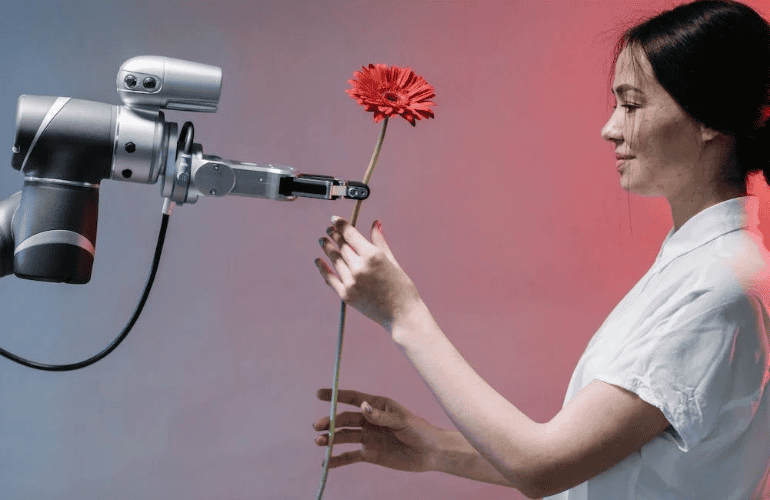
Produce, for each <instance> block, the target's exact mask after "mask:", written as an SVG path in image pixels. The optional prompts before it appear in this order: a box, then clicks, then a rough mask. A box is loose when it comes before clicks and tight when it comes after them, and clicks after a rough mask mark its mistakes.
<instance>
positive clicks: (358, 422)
mask: <svg viewBox="0 0 770 500" xmlns="http://www.w3.org/2000/svg"><path fill="white" fill-rule="evenodd" d="M364 422H365V420H364V416H363V415H361V414H360V413H358V412H353V411H344V412H342V413H338V414H337V418H335V419H334V426H335V427H336V428H338V429H339V428H340V427H361V426H362V425H364ZM313 429H315V430H317V431H326V430H329V416H328V415H326V416H325V417H321V418H320V419H318V420H316V421H315V422H313Z"/></svg>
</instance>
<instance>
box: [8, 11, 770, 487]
mask: <svg viewBox="0 0 770 500" xmlns="http://www.w3.org/2000/svg"><path fill="white" fill-rule="evenodd" d="M675 3H677V2H671V1H662V0H643V1H642V0H638V1H631V0H628V1H618V0H602V1H585V2H583V1H548V2H546V1H541V0H526V1H525V0H522V1H515V2H481V1H479V2H475V1H455V2H418V1H411V2H395V1H394V2H366V1H361V2H349V3H344V2H312V1H303V2H298V1H280V2H279V1H274V2H264V1H259V2H245V1H244V2H224V1H219V2H184V3H171V2H159V1H153V2H149V1H134V2H131V3H129V2H120V3H118V2H116V3H109V2H92V3H89V2H66V3H65V2H45V3H43V2H25V4H24V7H18V8H17V9H15V10H14V9H5V10H4V12H3V15H2V17H0V32H2V37H3V44H2V46H1V47H0V64H1V65H2V68H4V72H3V74H4V78H3V80H4V81H3V92H2V98H1V99H0V137H2V138H3V140H2V141H0V148H4V149H3V150H4V151H6V153H7V155H8V156H7V161H8V167H7V168H5V169H0V198H5V197H7V196H9V195H11V194H12V193H14V192H15V191H18V190H19V189H21V185H22V177H21V174H19V173H18V172H16V171H14V170H12V169H11V168H10V158H11V151H10V150H11V146H12V142H13V134H14V124H15V113H16V99H17V97H18V96H19V95H20V94H41V95H61V96H70V97H76V98H83V99H91V100H95V101H102V102H108V103H112V104H119V103H120V101H119V99H118V97H117V95H116V92H115V75H116V73H117V69H118V67H119V66H120V64H121V63H122V62H123V61H125V60H126V59H129V58H130V57H133V56H136V55H141V54H160V55H165V56H170V57H177V58H182V59H188V60H193V61H198V62H203V63H207V64H213V65H217V66H220V67H222V69H223V71H224V86H223V92H222V99H221V104H220V108H219V111H218V112H217V113H216V114H191V113H187V114H184V113H178V112H168V113H167V114H166V118H167V120H168V121H176V122H179V123H180V124H181V123H182V122H184V121H185V120H187V119H191V120H193V121H194V123H195V125H196V142H200V143H201V144H203V148H204V153H208V154H217V155H219V156H223V157H225V158H231V159H238V160H244V161H254V162H265V163H266V162H276V163H283V164H286V165H292V166H294V167H296V168H297V169H298V170H299V171H300V172H306V173H318V174H328V175H334V176H337V177H340V178H344V179H350V180H360V178H361V177H362V176H363V171H364V169H365V167H366V164H367V162H368V160H369V157H370V155H371V151H372V148H373V146H374V143H375V140H376V137H377V133H378V131H379V126H378V125H375V124H374V123H373V121H372V118H371V115H369V114H367V113H365V112H364V111H363V108H361V107H360V106H358V105H357V104H356V103H355V101H353V100H352V99H350V97H349V96H348V95H347V94H346V93H345V92H344V91H345V89H347V88H348V84H347V80H348V79H349V78H350V77H351V76H352V73H353V71H355V70H357V69H359V68H360V66H361V65H364V64H368V63H370V62H380V63H387V64H395V65H398V66H402V67H403V66H408V67H411V68H412V69H414V70H415V71H416V72H417V73H418V74H420V75H422V76H424V77H425V78H426V80H427V81H428V82H429V83H430V84H432V85H433V86H434V87H435V88H436V94H437V97H436V99H435V101H436V102H437V103H438V105H437V107H436V108H435V112H436V119H435V120H430V121H421V122H419V123H418V125H417V127H416V128H414V129H413V128H412V127H411V126H409V125H408V124H407V123H406V122H404V121H403V120H401V119H395V120H393V121H392V122H391V125H390V127H389V130H388V133H387V138H386V140H385V145H384V148H383V151H382V155H381V157H380V162H379V165H378V169H377V171H376V172H375V174H374V178H373V180H372V182H371V186H372V189H373V194H372V196H371V198H370V199H369V200H368V201H367V202H366V203H365V204H364V207H363V210H362V216H361V219H360V222H359V226H360V227H361V228H363V229H364V232H365V234H366V235H367V236H368V234H369V233H368V228H369V226H370V224H371V223H372V221H373V220H374V219H375V218H379V219H380V220H382V222H383V224H384V231H385V236H386V238H387V240H388V242H389V244H390V246H391V248H392V250H393V252H394V254H395V255H396V257H397V258H398V260H399V262H400V264H401V265H402V267H403V268H404V269H405V270H406V271H407V273H409V275H410V276H411V277H412V279H413V280H414V281H415V283H416V284H417V286H418V288H419V290H420V292H421V294H422V296H423V298H424V300H425V301H426V303H427V304H428V305H429V307H430V308H431V310H432V312H433V314H434V316H435V317H436V318H437V320H438V322H439V324H440V325H441V326H442V328H443V329H444V331H445V333H446V334H447V336H448V337H449V338H450V340H451V341H452V342H453V343H454V344H455V345H456V346H457V347H458V349H459V350H460V352H461V353H462V354H463V355H464V356H465V358H466V359H467V360H468V361H469V362H470V363H471V364H472V366H473V367H474V368H475V369H476V370H477V371H478V372H479V373H480V374H481V376H482V377H484V378H485V379H486V380H487V381H488V382H489V383H490V384H491V385H492V386H493V387H494V388H495V389H497V390H498V391H499V392H501V393H502V394H503V395H504V396H505V397H507V398H508V399H510V400H511V401H512V402H513V403H514V404H516V405H517V406H518V407H519V408H520V409H522V410H523V411H524V412H525V413H526V414H528V415H529V416H530V417H532V418H533V419H535V420H538V421H546V420H548V419H550V418H551V417H552V416H553V415H554V414H555V413H556V412H557V411H558V410H559V409H560V408H561V405H562V402H563V398H564V394H565V391H566V387H567V384H568V381H569V377H570V375H571V373H572V370H573V368H574V366H575V364H576V362H577V360H578V358H579V356H580V354H581V353H582V351H583V349H584V347H585V345H586V343H587V342H588V340H589V338H590V337H591V335H592V334H593V333H594V332H595V331H596V329H597V328H598V327H599V325H600V324H601V322H602V321H603V319H604V318H605V317H606V315H607V314H608V313H609V312H610V311H611V310H612V308H613V307H614V306H615V305H616V304H617V302H618V301H619V300H620V299H621V298H622V297H623V295H624V294H625V293H626V292H627V291H628V290H629V289H630V288H631V286H632V285H633V284H634V283H635V282H636V281H637V280H638V279H639V278H640V277H641V276H642V275H643V274H644V272H645V271H646V270H647V269H648V267H649V266H650V265H651V263H652V262H653V260H654V257H655V256H656V255H657V252H658V249H659V247H660V243H661V242H662V240H663V238H664V236H665V234H666V233H667V232H668V230H669V228H670V227H671V220H670V214H669V209H668V205H667V203H666V201H665V200H664V199H645V198H639V197H636V196H631V197H630V198H629V196H628V195H627V194H626V193H625V192H624V191H622V190H621V189H620V188H619V185H618V174H617V172H616V171H615V166H614V156H613V147H612V145H611V144H608V143H605V142H604V141H603V140H602V139H601V138H600V136H599V131H600V129H601V127H602V125H603V124H604V122H605V121H606V120H607V118H608V117H609V114H610V100H609V96H608V84H609V81H610V80H609V78H610V72H611V68H610V58H611V47H612V45H613V42H614V40H615V39H616V37H617V36H618V35H619V34H620V33H621V32H622V31H623V29H624V28H625V27H627V26H629V25H630V24H633V23H635V22H637V21H639V20H640V19H641V18H642V17H644V16H647V15H650V14H653V13H655V12H658V11H659V10H661V9H663V8H666V7H670V6H673V5H674V4H675ZM747 3H749V4H750V5H752V6H754V7H755V8H757V9H759V10H760V11H761V12H762V13H763V14H764V15H766V16H767V15H768V14H770V6H768V4H767V3H765V2H763V0H749V1H748V2H747ZM19 5H20V4H19ZM159 191H160V186H159V184H156V185H154V186H147V185H135V184H128V183H118V182H115V181H106V182H105V183H104V184H103V185H102V194H101V206H100V211H101V213H100V222H99V233H98V241H97V254H96V262H95V265H94V274H93V279H92V281H91V283H90V284H88V285H85V286H74V285H59V284H46V283H35V282H27V281H23V280H19V279H18V278H15V277H8V278H6V279H4V280H2V282H0V318H2V319H1V320H0V345H2V347H4V348H6V349H8V350H10V351H12V352H15V353H17V354H20V355H23V356H26V357H29V358H32V359H34V360H37V361H41V362H48V363H68V362H74V361H79V360H81V359H83V358H86V357H88V356H91V355H92V354H94V353H95V352H98V351H99V350H101V349H102V348H103V347H104V346H105V345H107V344H108V343H109V342H110V341H111V340H112V339H113V338H114V337H115V336H116V335H117V333H118V332H119V331H120V330H121V329H122V327H123V325H124V324H125V322H126V321H127V319H128V318H129V316H130V314H131V312H132V311H133V309H134V306H135V304H136V301H137V300H138V298H139V294H140V292H141V289H142V287H143V285H144V281H145V277H146V275H147V272H148V270H149V267H150V261H151V257H152V252H153V248H154V244H155V240H156V237H157V231H158V227H159V223H160V215H161V214H160V211H161V206H162V200H161V197H160V195H159ZM756 192H757V193H758V194H760V196H761V197H762V198H761V199H762V204H761V207H762V209H761V210H762V212H761V217H762V221H763V224H762V226H761V227H762V228H767V227H768V224H767V215H768V204H767V201H768V200H770V195H768V193H767V188H766V186H764V184H763V185H762V186H761V187H759V188H757V191H756ZM352 206H353V204H352V202H350V201H337V202H330V201H320V200H311V199H300V200H298V201H295V202H293V203H279V202H275V201H268V200H260V199H248V198H237V197H228V198H224V199H201V200H199V201H198V203H197V204H196V205H188V206H185V207H176V209H175V210H174V213H173V215H172V217H171V223H170V229H169V233H168V238H167V243H166V248H165V253H164V255H163V259H162V262H161V267H160V271H159V274H158V278H157V281H156V284H155V288H154V289H153V292H152V294H151V296H150V300H149V302H148V304H147V306H146V308H145V312H144V313H143V315H142V316H141V317H140V319H139V321H138V323H137V325H136V327H135V328H134V331H133V332H132V333H131V335H130V336H129V338H128V339H127V340H126V342H124V343H123V344H122V345H121V346H120V347H119V348H118V349H117V350H116V351H115V352H114V353H113V354H112V355H110V356H109V357H108V358H106V359H105V360H103V361H100V362H99V363H97V364H96V365H94V366H91V367H89V368H87V369H84V370H82V371H77V372H71V373H44V372H37V371H33V370H30V369H27V368H24V367H22V366H19V365H16V364H14V363H12V362H10V361H7V360H5V359H2V360H0V498H3V499H32V498H35V499H37V498H45V499H52V500H53V499H55V500H65V499H66V500H70V499H81V498H89V499H91V498H99V499H102V498H103V499H110V500H113V499H114V500H117V499H138V498H153V499H154V498H158V499H176V498H185V499H190V500H193V499H250V498H269V499H292V500H294V499H302V498H306V499H310V498H315V494H316V490H317V487H318V483H319V479H320V474H321V467H320V463H321V460H322V458H323V456H324V452H325V449H324V448H320V447H317V446H315V444H314V443H313V439H314V437H315V435H316V433H315V432H314V431H313V430H312V429H311V423H312V422H313V421H314V420H316V419H317V418H319V417H321V416H323V415H325V414H328V411H329V407H328V403H324V402H320V401H318V400H317V399H315V391H316V389H318V388H320V387H330V386H331V380H332V372H333V362H334V351H335V343H336V332H337V312H338V299H337V298H336V295H335V294H334V292H333V291H332V290H330V289H329V288H327V287H326V285H325V283H324V282H323V280H322V279H321V277H320V275H319V274H318V271H317V270H316V268H315V266H314V265H313V259H314V258H315V257H318V256H321V255H322V252H321V250H320V249H319V248H318V246H317V243H316V240H317V239H318V238H319V237H320V236H322V235H323V234H324V229H325V228H326V227H327V225H328V223H329V217H330V216H331V215H333V214H337V215H341V216H344V217H346V218H349V217H350V212H351V210H352ZM341 387H342V388H352V389H357V390H361V391H366V392H370V393H375V394H381V395H386V396H390V397H392V398H394V399H396V400H397V401H399V402H401V403H402V404H404V405H405V406H407V407H408V408H410V409H411V410H413V411H414V412H416V413H418V414H420V415H422V416H423V417H425V418H426V419H428V420H429V421H431V422H433V423H435V424H437V425H440V426H443V427H447V428H452V424H451V422H450V420H449V419H448V418H447V417H446V416H445V415H444V414H443V411H442V410H441V408H440V406H439V405H438V404H437V402H436V401H435V400H434V398H433V396H432V394H431V393H430V391H429V390H428V388H427V387H426V386H425V384H424V383H423V381H422V380H421V379H420V377H419V376H418V374H417V372H416V371H415V370H414V368H413V367H412V366H411V365H410V364H409V362H408V361H407V360H406V359H405V358H404V357H403V356H402V355H401V353H400V351H399V350H398V348H397V347H396V346H395V345H394V344H393V343H392V342H391V341H390V339H389V338H388V336H387V334H386V333H385V332H384V331H383V330H382V329H380V327H378V326H377V325H375V324H374V323H372V322H370V321H369V320H367V319H366V318H364V317H363V316H362V315H361V314H359V313H358V312H356V311H353V312H351V313H350V314H349V318H348V330H347V335H346V342H345V349H344V353H343V363H342V376H341ZM341 410H344V408H341ZM349 448H352V447H351V445H342V446H337V447H335V452H336V453H339V452H341V451H344V450H345V449H349ZM362 496H366V498H369V499H391V498H404V499H422V500H428V499H444V498H453V499H463V498H465V499H472V498H479V497H480V498H485V499H503V498H505V499H509V498H523V496H521V495H519V494H518V492H514V491H512V490H510V489H507V488H504V487H500V486H494V485H487V484H483V483H475V482H472V481H469V480H465V479H460V478H456V477H453V476H447V475H442V474H439V473H426V474H410V473H403V472H396V471H391V470H389V469H383V468H378V467H374V466H370V465H366V464H356V465H352V466H349V467H345V468H342V469H335V470H332V471H331V473H330V476H329V482H328V484H327V489H326V494H325V498H328V499H341V498H345V499H347V498H354V497H359V498H360V497H362Z"/></svg>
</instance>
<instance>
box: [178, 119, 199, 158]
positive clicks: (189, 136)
mask: <svg viewBox="0 0 770 500" xmlns="http://www.w3.org/2000/svg"><path fill="white" fill-rule="evenodd" d="M194 138H195V127H194V126H193V124H192V122H184V125H182V130H181V131H180V132H179V140H178V141H177V143H176V150H177V151H183V152H184V154H188V155H189V154H190V152H191V151H192V145H193V139H194Z"/></svg>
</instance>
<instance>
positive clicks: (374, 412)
mask: <svg viewBox="0 0 770 500" xmlns="http://www.w3.org/2000/svg"><path fill="white" fill-rule="evenodd" d="M361 414H362V416H363V417H364V418H365V419H366V421H367V422H369V423H370V424H373V425H377V426H380V427H388V428H390V429H393V430H396V431H400V430H403V429H404V428H406V423H405V420H404V416H403V414H399V413H394V412H391V411H382V410H379V409H377V408H374V407H373V406H371V405H369V404H368V403H366V402H364V403H361Z"/></svg>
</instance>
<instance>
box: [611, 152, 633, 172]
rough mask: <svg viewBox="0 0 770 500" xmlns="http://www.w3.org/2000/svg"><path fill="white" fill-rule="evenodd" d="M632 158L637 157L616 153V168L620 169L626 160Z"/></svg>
mask: <svg viewBox="0 0 770 500" xmlns="http://www.w3.org/2000/svg"><path fill="white" fill-rule="evenodd" d="M632 158H635V157H634V156H629V155H615V168H616V169H620V167H622V166H623V164H624V163H625V162H626V161H628V160H630V159H632Z"/></svg>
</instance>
